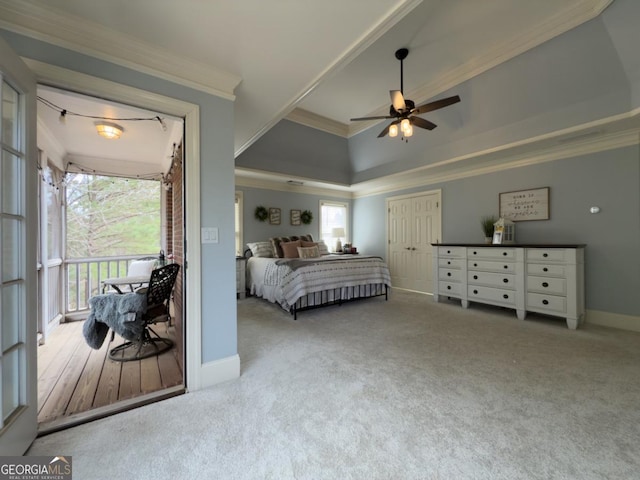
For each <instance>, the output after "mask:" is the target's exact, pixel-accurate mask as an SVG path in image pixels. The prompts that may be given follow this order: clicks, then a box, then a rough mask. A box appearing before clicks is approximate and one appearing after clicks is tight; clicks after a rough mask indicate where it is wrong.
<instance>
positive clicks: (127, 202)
mask: <svg viewBox="0 0 640 480" xmlns="http://www.w3.org/2000/svg"><path fill="white" fill-rule="evenodd" d="M159 250H160V182H158V181H153V180H139V179H124V178H115V177H103V176H97V175H85V174H75V175H71V176H69V177H68V184H67V256H68V257H70V258H86V257H97V256H100V257H101V256H113V255H131V254H138V253H150V252H157V251H159Z"/></svg>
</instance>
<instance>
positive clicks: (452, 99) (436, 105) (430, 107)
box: [411, 95, 460, 115]
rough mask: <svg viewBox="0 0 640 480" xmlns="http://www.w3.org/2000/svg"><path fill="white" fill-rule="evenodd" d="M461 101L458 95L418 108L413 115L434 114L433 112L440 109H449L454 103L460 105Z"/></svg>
mask: <svg viewBox="0 0 640 480" xmlns="http://www.w3.org/2000/svg"><path fill="white" fill-rule="evenodd" d="M459 101H460V97H459V96H458V95H454V96H453V97H447V98H443V99H441V100H436V101H435V102H429V103H425V104H424V105H420V106H419V107H416V108H415V109H414V110H413V111H412V112H411V113H413V114H414V115H420V114H421V113H427V112H432V111H433V110H438V109H439V108H444V107H448V106H449V105H453V104H454V103H458V102H459Z"/></svg>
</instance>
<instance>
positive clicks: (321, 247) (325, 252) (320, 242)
mask: <svg viewBox="0 0 640 480" xmlns="http://www.w3.org/2000/svg"><path fill="white" fill-rule="evenodd" d="M318 251H319V252H320V255H329V247H327V244H326V243H324V240H318Z"/></svg>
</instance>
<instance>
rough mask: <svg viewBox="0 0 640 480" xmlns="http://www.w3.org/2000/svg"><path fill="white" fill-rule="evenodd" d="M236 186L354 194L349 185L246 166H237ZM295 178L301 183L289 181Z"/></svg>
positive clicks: (340, 195) (315, 192) (346, 195)
mask: <svg viewBox="0 0 640 480" xmlns="http://www.w3.org/2000/svg"><path fill="white" fill-rule="evenodd" d="M235 173H236V176H235V177H236V187H247V188H260V189H263V190H275V191H278V192H291V193H302V194H306V195H323V196H329V197H338V198H346V199H351V198H353V195H352V193H351V191H350V187H349V186H348V185H341V184H333V183H325V182H319V181H317V180H310V179H308V178H302V177H292V176H289V175H281V174H274V173H270V172H262V171H259V170H252V169H246V168H236V169H235ZM290 180H293V181H294V182H299V183H301V184H302V185H300V184H297V185H292V184H289V183H287V182H288V181H290Z"/></svg>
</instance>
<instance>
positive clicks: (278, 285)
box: [247, 255, 391, 320]
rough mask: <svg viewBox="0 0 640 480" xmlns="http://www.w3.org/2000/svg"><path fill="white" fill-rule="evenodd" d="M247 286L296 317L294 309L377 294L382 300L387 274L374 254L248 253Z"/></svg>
mask: <svg viewBox="0 0 640 480" xmlns="http://www.w3.org/2000/svg"><path fill="white" fill-rule="evenodd" d="M247 286H248V289H249V292H250V293H251V295H254V296H257V297H261V298H263V299H265V300H268V301H270V302H272V303H277V304H278V305H280V306H281V307H282V308H283V309H284V310H286V311H287V312H289V313H290V314H291V315H293V318H294V319H295V320H297V318H298V312H300V311H303V310H308V309H311V308H318V307H324V306H327V305H335V304H341V303H343V302H347V301H351V300H357V299H364V298H371V297H378V296H384V297H385V300H386V299H387V298H388V290H389V287H390V286H391V277H390V275H389V269H388V268H387V265H386V263H385V262H384V261H383V260H382V258H380V257H377V256H369V255H322V256H320V257H317V258H306V259H303V258H265V257H254V256H251V257H249V258H248V260H247Z"/></svg>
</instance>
